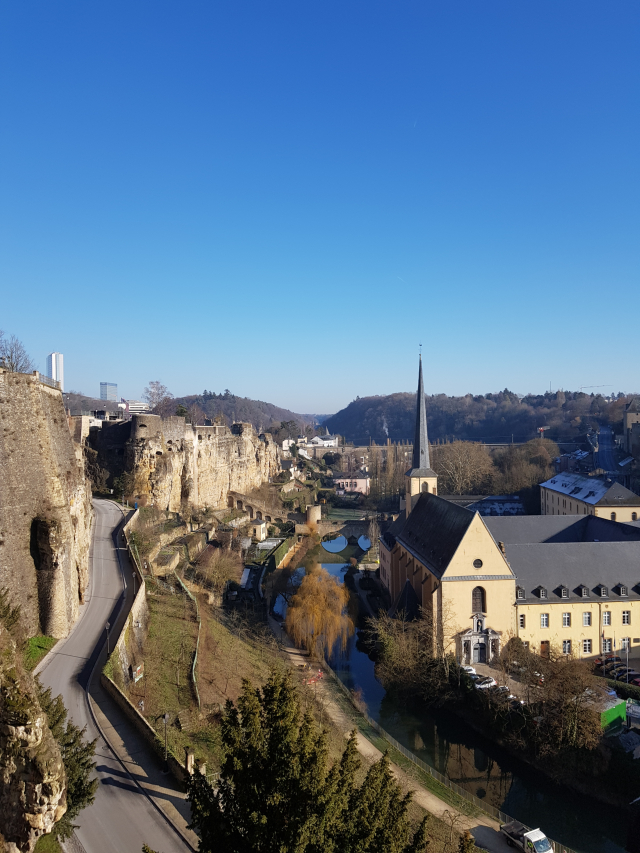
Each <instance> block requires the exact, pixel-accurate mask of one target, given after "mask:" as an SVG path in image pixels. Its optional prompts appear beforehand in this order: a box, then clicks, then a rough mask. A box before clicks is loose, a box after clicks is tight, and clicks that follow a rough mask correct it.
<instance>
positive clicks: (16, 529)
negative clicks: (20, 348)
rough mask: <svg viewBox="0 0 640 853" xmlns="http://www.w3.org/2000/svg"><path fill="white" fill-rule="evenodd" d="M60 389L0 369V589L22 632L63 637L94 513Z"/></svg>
mask: <svg viewBox="0 0 640 853" xmlns="http://www.w3.org/2000/svg"><path fill="white" fill-rule="evenodd" d="M80 459H81V455H79V454H78V453H77V452H76V448H75V446H74V442H73V440H72V438H71V434H70V432H69V427H68V425H67V418H66V415H65V411H64V406H63V402H62V394H61V393H60V391H59V390H57V389H54V388H51V387H49V386H47V385H44V384H42V383H41V382H40V381H39V379H38V376H37V374H25V373H9V372H7V371H3V370H0V472H1V476H0V587H4V588H6V589H7V590H8V591H9V596H10V599H11V602H12V603H13V604H14V605H16V604H19V605H20V607H21V609H22V616H23V625H24V628H25V630H26V631H27V632H28V633H30V634H32V635H34V634H36V633H38V632H39V631H42V632H43V633H45V634H49V635H50V636H53V637H65V636H66V635H67V634H68V633H69V630H70V628H71V626H72V625H73V623H74V622H75V620H76V618H77V615H78V605H79V603H80V602H81V601H82V598H83V594H84V590H85V588H86V586H87V581H88V578H89V545H90V532H91V520H92V516H93V509H92V506H91V491H90V488H89V485H88V483H87V481H86V479H85V475H84V467H83V465H82V463H81V461H80Z"/></svg>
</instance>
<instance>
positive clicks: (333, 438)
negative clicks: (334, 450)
mask: <svg viewBox="0 0 640 853" xmlns="http://www.w3.org/2000/svg"><path fill="white" fill-rule="evenodd" d="M338 443H339V439H338V436H337V435H314V437H313V438H312V439H311V441H309V447H337V446H338Z"/></svg>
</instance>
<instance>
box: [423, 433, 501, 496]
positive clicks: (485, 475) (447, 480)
mask: <svg viewBox="0 0 640 853" xmlns="http://www.w3.org/2000/svg"><path fill="white" fill-rule="evenodd" d="M434 450H435V452H434V454H433V457H434V458H433V467H434V468H435V471H436V473H437V474H438V477H439V478H440V484H439V489H438V491H439V492H440V493H441V494H453V495H464V494H474V493H480V494H484V493H486V492H487V491H488V490H490V489H491V485H492V481H493V476H494V467H493V462H492V461H491V457H490V456H489V453H488V451H487V449H486V447H484V446H483V445H482V444H476V443H474V442H471V441H454V442H452V443H451V444H442V445H438V446H437V447H435V448H434Z"/></svg>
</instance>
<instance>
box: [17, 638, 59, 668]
mask: <svg viewBox="0 0 640 853" xmlns="http://www.w3.org/2000/svg"><path fill="white" fill-rule="evenodd" d="M57 642H58V641H57V640H56V638H55V637H44V636H42V637H29V639H28V640H27V647H26V649H25V650H24V666H25V669H27V670H29V672H31V671H32V670H33V669H35V668H36V667H37V666H38V664H39V663H40V661H41V660H42V658H43V657H44V656H45V655H46V654H47V652H49V651H50V650H51V649H52V648H53V647H54V646H55V644H56V643H57Z"/></svg>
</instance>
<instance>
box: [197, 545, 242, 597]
mask: <svg viewBox="0 0 640 853" xmlns="http://www.w3.org/2000/svg"><path fill="white" fill-rule="evenodd" d="M195 569H196V580H197V581H198V583H200V584H202V586H203V587H204V588H205V589H207V590H210V591H211V592H213V593H215V594H216V595H221V594H222V592H223V591H224V588H225V585H226V584H227V582H228V581H236V582H237V581H239V580H240V578H241V577H242V558H241V556H240V555H239V554H238V553H236V552H235V551H225V550H223V549H222V548H215V547H214V546H213V545H209V546H207V547H206V548H205V549H204V551H203V552H202V554H200V556H199V557H198V559H197V560H196V563H195Z"/></svg>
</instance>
